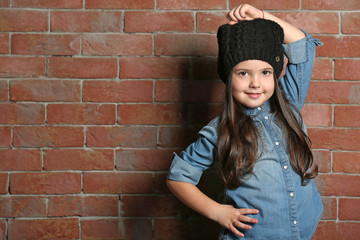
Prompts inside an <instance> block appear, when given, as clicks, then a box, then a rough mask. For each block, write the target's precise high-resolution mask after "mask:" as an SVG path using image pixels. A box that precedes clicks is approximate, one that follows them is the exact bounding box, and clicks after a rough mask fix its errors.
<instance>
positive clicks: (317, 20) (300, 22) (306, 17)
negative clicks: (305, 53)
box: [274, 12, 339, 51]
mask: <svg viewBox="0 0 360 240" xmlns="http://www.w3.org/2000/svg"><path fill="white" fill-rule="evenodd" d="M274 15H275V16H277V17H279V18H281V19H283V20H285V21H287V22H289V23H291V24H293V25H294V26H296V27H298V28H302V29H306V31H307V32H309V33H333V34H338V33H339V15H338V14H337V13H335V12H298V13H294V12H278V13H274ZM318 49H321V48H317V51H318Z"/></svg>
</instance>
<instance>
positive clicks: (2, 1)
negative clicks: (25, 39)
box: [0, 0, 10, 237]
mask: <svg viewBox="0 0 360 240" xmlns="http://www.w3.org/2000/svg"><path fill="white" fill-rule="evenodd" d="M9 6H10V0H0V7H9ZM0 237H1V235H0Z"/></svg>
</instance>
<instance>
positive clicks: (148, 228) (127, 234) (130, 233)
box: [81, 219, 152, 240]
mask: <svg viewBox="0 0 360 240" xmlns="http://www.w3.org/2000/svg"><path fill="white" fill-rule="evenodd" d="M81 239H84V240H87V239H99V240H102V239H103V240H108V239H152V222H151V219H96V220H82V221H81Z"/></svg>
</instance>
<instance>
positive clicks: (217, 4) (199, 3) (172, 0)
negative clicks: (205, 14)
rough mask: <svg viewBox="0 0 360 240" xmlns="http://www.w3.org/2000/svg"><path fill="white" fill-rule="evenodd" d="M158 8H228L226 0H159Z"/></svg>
mask: <svg viewBox="0 0 360 240" xmlns="http://www.w3.org/2000/svg"><path fill="white" fill-rule="evenodd" d="M157 8H158V9H182V10H183V9H199V10H200V9H208V10H216V9H226V1H217V0H206V1H205V0H188V1H177V0H158V1H157Z"/></svg>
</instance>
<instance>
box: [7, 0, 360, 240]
mask: <svg viewBox="0 0 360 240" xmlns="http://www.w3.org/2000/svg"><path fill="white" fill-rule="evenodd" d="M242 3H244V1H240V0H188V1H179V0H131V1H129V0H53V1H47V0H0V239H9V240H15V239H149V240H155V239H157V240H159V239H175V240H183V239H186V240H195V239H196V240H198V239H209V240H212V239H214V240H215V239H217V234H218V231H219V226H218V225H217V224H216V223H214V222H211V221H210V220H207V219H205V218H203V217H201V216H199V215H198V214H196V213H194V212H193V211H192V210H190V209H189V208H187V207H185V206H184V205H183V204H182V203H181V202H180V201H179V200H177V199H176V198H175V197H174V196H173V195H172V194H171V193H170V191H169V190H168V189H167V187H166V184H165V179H166V175H167V170H168V168H169V166H170V164H171V157H172V154H173V153H174V152H176V153H179V152H180V151H181V150H182V149H183V148H184V147H186V146H187V145H188V144H189V143H191V142H192V141H194V140H195V139H196V138H197V132H198V130H199V129H200V128H201V127H202V126H203V125H204V124H206V123H207V122H208V121H209V120H211V119H212V118H214V117H215V116H217V115H219V114H220V113H221V111H222V99H223V94H224V91H225V89H224V84H223V83H222V82H221V81H220V80H219V78H218V75H217V63H216V60H217V59H216V55H217V51H218V49H217V39H216V31H217V28H218V27H219V25H221V24H225V23H226V18H225V14H226V13H227V12H228V11H229V10H230V9H231V8H232V7H234V6H237V5H238V4H242ZM249 3H250V4H253V5H255V6H256V7H258V8H260V9H264V10H266V11H270V12H272V13H273V14H274V15H276V16H279V17H281V18H284V19H285V20H287V21H289V22H290V23H292V24H294V25H295V26H297V27H300V28H303V29H305V30H306V31H308V32H309V33H311V34H312V35H313V36H315V37H316V38H318V39H320V40H321V41H322V42H323V43H324V46H322V47H318V48H317V54H316V59H315V63H314V71H313V75H312V82H311V84H310V89H309V92H308V96H307V99H306V104H305V107H304V108H303V110H302V114H303V116H304V120H305V123H306V125H307V126H308V133H309V136H310V138H311V140H312V148H313V152H314V158H315V161H316V163H317V165H318V167H319V172H320V174H319V176H318V177H317V178H316V182H317V185H318V188H319V191H320V193H321V195H322V200H323V203H324V206H325V211H324V215H323V217H322V220H321V221H320V224H319V227H318V229H317V231H316V233H315V236H314V238H313V239H316V240H324V239H334V240H335V239H336V240H339V239H340V240H341V239H346V240H349V239H350V240H351V239H358V236H359V235H360V211H359V209H360V77H359V76H360V51H359V49H360V37H359V34H360V22H359V20H360V1H358V0H331V1H330V0H318V1H312V0H287V1H284V0H279V1H273V0H251V1H249ZM205 175H206V176H205V177H204V178H205V180H202V182H201V184H200V188H201V189H203V190H204V191H205V192H209V194H210V195H211V196H212V195H214V196H215V197H216V196H219V195H221V189H218V188H217V185H216V182H214V181H216V180H214V179H212V178H211V176H212V175H211V171H210V174H209V175H207V174H205ZM214 183H215V184H214Z"/></svg>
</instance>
